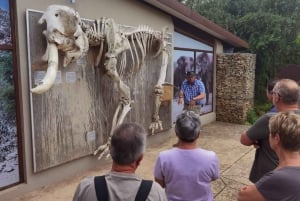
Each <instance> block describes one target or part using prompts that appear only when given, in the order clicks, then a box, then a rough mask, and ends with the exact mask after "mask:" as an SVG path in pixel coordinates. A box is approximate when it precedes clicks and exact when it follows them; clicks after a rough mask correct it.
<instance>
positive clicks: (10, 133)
mask: <svg viewBox="0 0 300 201" xmlns="http://www.w3.org/2000/svg"><path fill="white" fill-rule="evenodd" d="M15 100H16V99H15V89H14V77H13V55H12V52H11V51H0V122H1V124H0V189H1V188H2V187H5V186H8V185H11V184H14V183H17V182H19V181H20V175H19V160H18V138H17V127H16V101H15Z"/></svg>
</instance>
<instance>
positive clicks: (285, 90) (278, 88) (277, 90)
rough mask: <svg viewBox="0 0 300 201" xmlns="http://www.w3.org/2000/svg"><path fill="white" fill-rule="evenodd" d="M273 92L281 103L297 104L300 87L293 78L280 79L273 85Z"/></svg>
mask: <svg viewBox="0 0 300 201" xmlns="http://www.w3.org/2000/svg"><path fill="white" fill-rule="evenodd" d="M273 92H274V96H278V97H279V98H280V101H281V102H282V103H283V104H286V105H293V104H298V99H299V95H300V87H299V85H298V83H297V82H295V81H294V80H291V79H281V80H279V81H277V82H276V84H275V86H274V89H273Z"/></svg>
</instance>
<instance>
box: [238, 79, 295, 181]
mask: <svg viewBox="0 0 300 201" xmlns="http://www.w3.org/2000/svg"><path fill="white" fill-rule="evenodd" d="M299 91H300V87H299V85H298V83H297V82H295V81H294V80H291V79H281V80H278V81H277V82H276V84H275V86H274V88H273V90H272V99H273V100H272V102H273V104H274V105H275V107H276V109H277V111H279V112H284V111H295V112H296V113H298V114H300V111H299V106H298V99H299ZM275 114H276V113H274V112H268V113H266V114H264V115H262V116H261V117H260V118H259V119H258V120H257V121H256V122H255V123H254V124H253V125H252V126H251V127H250V128H249V129H248V130H247V131H246V132H244V133H242V134H241V138H240V142H241V144H243V145H246V146H251V145H254V146H255V148H256V152H255V158H254V162H253V165H252V169H251V172H250V176H249V180H250V181H252V182H253V183H255V182H257V181H258V180H259V179H260V178H261V177H262V176H263V175H264V174H266V173H267V172H269V171H272V170H274V169H275V168H276V167H277V165H278V157H277V155H276V153H275V152H274V150H272V149H271V147H270V143H269V133H270V132H269V127H268V124H269V119H270V117H271V116H273V115H275Z"/></svg>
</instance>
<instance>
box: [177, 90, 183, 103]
mask: <svg viewBox="0 0 300 201" xmlns="http://www.w3.org/2000/svg"><path fill="white" fill-rule="evenodd" d="M183 95H184V94H183V91H182V90H181V89H180V91H179V93H178V96H179V97H178V104H183V102H184V98H183Z"/></svg>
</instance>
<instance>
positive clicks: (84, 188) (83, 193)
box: [73, 177, 96, 201]
mask: <svg viewBox="0 0 300 201" xmlns="http://www.w3.org/2000/svg"><path fill="white" fill-rule="evenodd" d="M95 198H96V191H95V186H94V177H86V178H84V179H82V180H81V181H80V183H79V184H78V186H77V188H76V191H75V194H74V198H73V200H75V201H77V200H89V199H95Z"/></svg>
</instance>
